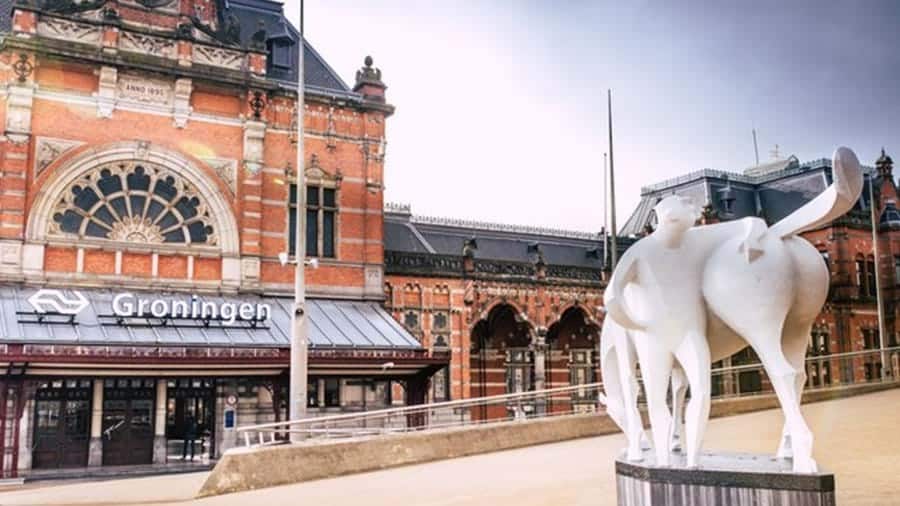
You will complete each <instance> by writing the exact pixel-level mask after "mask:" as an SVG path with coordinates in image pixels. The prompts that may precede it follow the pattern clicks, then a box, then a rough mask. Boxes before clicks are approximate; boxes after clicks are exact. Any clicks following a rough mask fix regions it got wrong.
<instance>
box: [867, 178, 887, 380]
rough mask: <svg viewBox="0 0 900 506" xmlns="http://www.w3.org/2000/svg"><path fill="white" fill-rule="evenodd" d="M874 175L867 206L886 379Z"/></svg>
mask: <svg viewBox="0 0 900 506" xmlns="http://www.w3.org/2000/svg"><path fill="white" fill-rule="evenodd" d="M874 179H875V175H874V174H872V175H871V176H869V208H870V211H871V215H872V217H871V219H872V249H873V254H874V255H875V305H876V306H877V307H878V347H879V348H880V349H881V380H882V381H885V380H886V379H887V372H888V363H887V353H886V352H885V350H884V308H883V306H882V304H881V274H880V273H881V268H880V267H879V264H880V262H879V261H878V220H877V219H876V213H875V207H876V205H875V189H874V186H875V184H874Z"/></svg>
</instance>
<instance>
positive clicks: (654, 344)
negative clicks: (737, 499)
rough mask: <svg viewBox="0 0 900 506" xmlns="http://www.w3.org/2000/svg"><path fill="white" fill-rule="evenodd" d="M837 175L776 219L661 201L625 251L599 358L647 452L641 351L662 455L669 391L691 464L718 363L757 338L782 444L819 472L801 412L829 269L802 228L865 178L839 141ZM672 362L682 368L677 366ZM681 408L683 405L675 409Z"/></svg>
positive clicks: (849, 197) (635, 453) (616, 416)
mask: <svg viewBox="0 0 900 506" xmlns="http://www.w3.org/2000/svg"><path fill="white" fill-rule="evenodd" d="M832 175H833V178H834V183H833V184H832V185H831V186H830V187H828V188H827V189H826V190H825V191H824V192H823V193H822V194H821V195H819V196H818V197H816V198H815V199H813V200H812V201H810V202H809V203H807V204H806V205H804V206H803V207H801V208H800V209H798V210H797V211H795V212H794V213H792V214H791V215H789V216H788V217H786V218H785V219H783V220H781V221H779V222H778V223H776V224H775V225H773V226H772V227H771V228H768V227H766V224H765V222H764V221H763V220H761V219H759V218H745V219H742V220H739V221H734V222H727V223H720V224H715V225H708V226H698V227H693V224H694V222H695V220H696V218H697V217H698V212H699V210H698V209H697V208H696V206H695V205H693V203H692V202H690V200H689V199H686V198H684V197H674V196H673V197H668V198H666V199H664V200H663V201H662V202H660V203H659V204H658V205H657V207H656V214H657V218H658V223H659V224H658V227H657V229H656V230H655V231H654V232H653V233H652V234H650V235H649V236H648V237H646V238H644V239H642V240H640V241H638V242H637V243H635V244H634V245H633V246H632V247H631V248H629V249H628V251H626V253H625V255H624V256H623V257H622V259H621V261H620V263H619V265H618V266H617V267H616V270H615V272H614V273H613V276H612V278H611V279H610V283H609V286H608V287H607V290H606V293H605V294H604V302H605V304H606V309H607V311H608V314H607V318H606V319H605V321H604V324H603V334H602V335H603V341H602V344H601V364H602V366H603V371H604V389H605V390H606V397H607V412H608V413H609V414H610V416H611V417H612V418H613V420H614V421H615V422H616V423H617V424H618V425H619V426H620V427H621V428H622V430H623V431H624V432H625V434H626V436H627V439H628V452H627V458H628V459H630V460H636V459H640V458H641V450H640V439H641V436H642V434H643V429H642V427H641V419H640V414H639V412H638V410H637V383H636V379H635V353H636V354H637V359H639V360H640V363H641V374H642V377H643V379H644V387H645V391H646V395H647V405H648V411H649V416H650V424H651V429H652V433H653V444H654V449H655V453H656V463H657V465H662V466H667V465H669V462H670V459H669V456H670V453H669V450H670V448H669V445H670V442H671V440H672V435H673V434H672V433H673V431H674V429H673V427H674V426H675V424H673V422H672V416H671V414H670V412H669V409H668V407H667V406H666V392H667V389H668V384H669V382H670V378H672V379H673V392H674V393H675V395H674V396H673V398H674V399H675V400H676V402H675V404H676V406H677V404H678V401H679V400H681V401H682V402H683V398H684V397H683V387H682V384H683V380H682V378H681V376H680V374H678V366H679V365H680V367H681V368H682V369H683V371H684V373H683V374H684V376H685V377H686V379H687V383H688V385H689V387H690V389H691V401H690V403H689V405H688V407H687V412H686V416H685V422H684V425H685V436H684V446H685V450H686V456H687V465H688V466H689V467H694V466H696V465H697V459H698V457H699V453H700V448H701V444H702V441H703V434H704V431H705V427H706V422H707V420H708V417H709V401H710V364H711V362H715V361H718V360H721V359H723V358H726V357H728V356H731V355H733V354H734V353H737V352H738V351H740V350H741V349H743V348H745V347H746V346H747V345H748V344H749V345H750V346H751V347H752V348H753V349H754V351H755V352H756V354H757V355H758V356H759V358H760V360H761V361H762V364H763V367H764V368H765V370H766V373H767V374H768V376H769V379H770V381H771V383H772V387H773V388H774V390H775V393H776V395H777V396H778V400H779V403H780V404H781V408H782V411H783V413H784V416H785V428H784V435H783V437H782V442H781V445H780V446H779V450H778V456H779V457H787V456H789V455H790V453H791V452H793V469H794V471H795V472H815V471H816V463H815V461H814V460H813V458H812V440H813V438H812V433H811V432H810V430H809V427H808V426H807V425H806V422H805V421H804V419H803V416H802V414H801V413H800V398H801V394H802V390H803V385H804V383H805V382H806V372H805V367H804V359H805V355H806V347H807V342H808V340H809V335H810V330H811V328H812V324H813V321H814V320H815V318H816V316H817V315H818V314H819V311H820V310H821V308H822V305H823V304H824V303H825V299H826V297H827V294H828V270H827V269H826V268H825V264H824V263H823V262H822V260H821V256H820V254H819V252H818V251H817V250H816V249H815V248H814V247H813V246H812V245H811V244H809V243H808V242H807V241H806V240H805V239H802V238H798V237H796V235H797V234H799V233H800V232H802V231H805V230H809V229H813V228H815V227H818V226H820V225H823V224H825V223H828V222H830V221H832V220H834V219H836V218H838V217H840V216H841V215H843V214H844V213H846V212H847V211H849V210H850V209H851V208H852V207H853V205H854V204H855V203H856V201H857V199H858V198H859V194H860V192H861V190H862V184H863V180H862V170H861V169H860V166H859V161H858V160H857V158H856V155H855V154H854V153H853V151H851V150H850V149H847V148H838V149H837V150H836V151H835V154H834V162H833V165H832ZM673 368H675V371H676V375H675V376H674V378H673V377H672V373H673ZM677 414H678V409H677V407H676V415H677Z"/></svg>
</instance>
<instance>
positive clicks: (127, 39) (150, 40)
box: [119, 31, 177, 58]
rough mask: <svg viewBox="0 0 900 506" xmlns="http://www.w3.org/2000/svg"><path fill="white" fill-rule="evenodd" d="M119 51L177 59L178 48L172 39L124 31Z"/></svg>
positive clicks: (121, 35) (120, 37)
mask: <svg viewBox="0 0 900 506" xmlns="http://www.w3.org/2000/svg"><path fill="white" fill-rule="evenodd" d="M119 49H121V50H122V51H130V52H133V53H140V54H149V55H152V56H158V57H160V58H175V56H176V51H177V46H176V45H175V41H174V40H172V39H166V38H163V37H154V36H152V35H144V34H142V33H135V32H129V31H122V32H120V36H119Z"/></svg>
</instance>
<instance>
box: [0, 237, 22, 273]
mask: <svg viewBox="0 0 900 506" xmlns="http://www.w3.org/2000/svg"><path fill="white" fill-rule="evenodd" d="M21 261H22V243H21V242H18V241H15V242H12V241H10V242H6V241H4V242H0V272H2V271H5V270H6V269H5V268H8V267H9V266H15V267H19V266H20V263H21Z"/></svg>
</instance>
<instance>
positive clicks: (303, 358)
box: [288, 0, 309, 441]
mask: <svg viewBox="0 0 900 506" xmlns="http://www.w3.org/2000/svg"><path fill="white" fill-rule="evenodd" d="M303 46H304V43H303V0H301V1H300V40H299V42H298V51H297V169H296V186H297V198H296V200H297V207H296V213H297V215H296V220H295V221H296V228H295V233H296V235H295V237H294V254H295V255H296V263H295V264H294V315H293V318H292V321H291V372H290V378H291V379H290V402H289V410H288V418H289V419H290V420H299V419H301V418H305V417H306V388H307V376H308V374H309V372H308V365H309V339H308V332H307V322H306V281H305V276H306V272H305V271H306V261H305V260H306V259H305V256H306V241H305V238H306V223H305V222H304V220H305V218H306V213H305V210H306V170H305V168H306V162H305V157H304V149H303V148H304V146H303V108H304V103H305V100H304V95H303V89H304V83H303V51H304V47H303ZM290 437H291V441H299V440H301V439H302V435H301V434H299V433H295V432H292V433H291V436H290Z"/></svg>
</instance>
